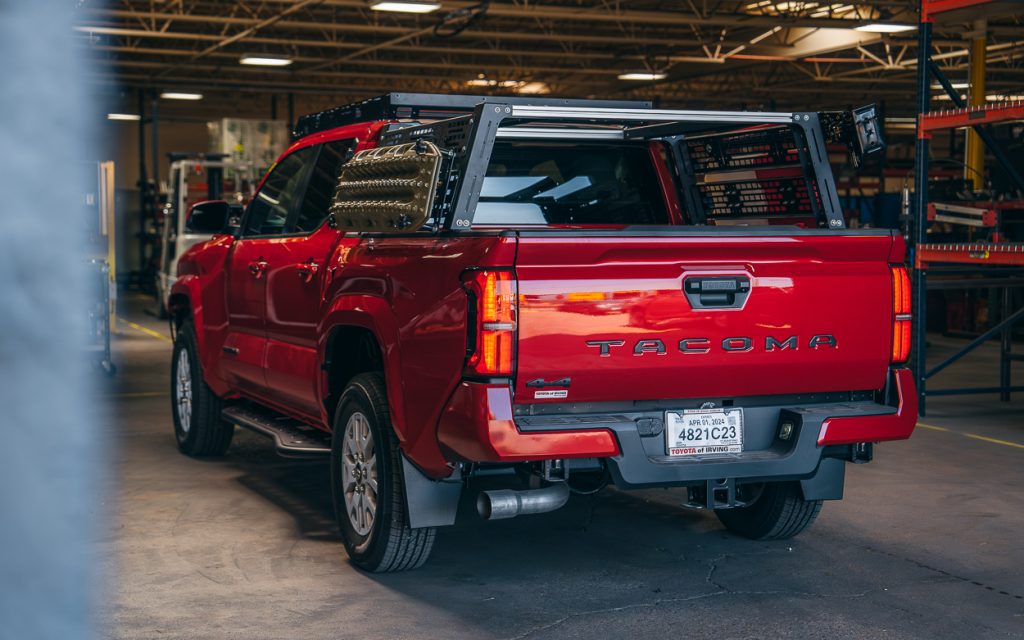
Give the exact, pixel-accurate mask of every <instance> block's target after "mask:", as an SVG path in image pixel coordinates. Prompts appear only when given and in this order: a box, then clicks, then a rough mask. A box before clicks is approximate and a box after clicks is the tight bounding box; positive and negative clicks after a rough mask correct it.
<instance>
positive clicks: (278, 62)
mask: <svg viewBox="0 0 1024 640" xmlns="http://www.w3.org/2000/svg"><path fill="white" fill-rule="evenodd" d="M238 62H239V63H240V64H247V65H251V66H254V67H287V66H288V65H290V64H291V63H292V62H293V60H292V59H291V58H285V57H284V56H271V55H265V54H254V55H245V56H242V57H241V59H239V61H238Z"/></svg>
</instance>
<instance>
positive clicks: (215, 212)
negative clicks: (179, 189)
mask: <svg viewBox="0 0 1024 640" xmlns="http://www.w3.org/2000/svg"><path fill="white" fill-rule="evenodd" d="M231 213H232V212H231V205H230V204H228V203H227V202H225V201H224V200H206V201H204V202H197V203H195V204H194V205H192V206H191V207H189V209H188V213H187V214H185V216H186V217H185V228H186V229H188V230H189V231H192V232H194V233H210V234H216V233H224V231H225V230H226V229H227V228H228V221H229V220H230V218H231Z"/></svg>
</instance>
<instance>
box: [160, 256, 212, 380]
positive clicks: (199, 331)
mask: <svg viewBox="0 0 1024 640" xmlns="http://www.w3.org/2000/svg"><path fill="white" fill-rule="evenodd" d="M179 295H180V296H184V297H185V298H187V299H188V304H189V308H190V309H191V313H192V325H193V326H194V327H195V329H196V347H198V349H199V353H201V354H203V355H205V354H206V332H205V331H203V327H204V326H205V325H204V324H203V295H202V290H201V289H200V287H199V277H198V276H195V275H186V276H180V277H179V278H178V279H177V280H175V281H174V284H173V285H171V292H170V295H168V296H167V299H168V301H170V300H173V299H174V297H175V296H179ZM167 310H168V311H170V312H171V313H172V314H173V313H174V311H175V310H176V308H175V307H174V305H170V306H168V308H167ZM203 364H204V365H206V364H207V363H203Z"/></svg>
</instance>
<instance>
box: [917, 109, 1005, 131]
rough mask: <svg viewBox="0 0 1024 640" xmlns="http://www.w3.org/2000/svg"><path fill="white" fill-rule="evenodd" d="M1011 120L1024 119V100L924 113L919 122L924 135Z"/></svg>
mask: <svg viewBox="0 0 1024 640" xmlns="http://www.w3.org/2000/svg"><path fill="white" fill-rule="evenodd" d="M1010 120H1024V102H1021V101H1015V102H1003V103H997V104H987V105H984V106H981V107H968V108H966V109H950V110H948V111H932V112H929V113H923V114H921V118H920V122H919V124H918V135H919V136H924V135H927V134H928V133H929V132H931V131H942V130H944V129H957V128H959V127H973V126H976V125H979V124H995V123H998V122H1008V121H1010Z"/></svg>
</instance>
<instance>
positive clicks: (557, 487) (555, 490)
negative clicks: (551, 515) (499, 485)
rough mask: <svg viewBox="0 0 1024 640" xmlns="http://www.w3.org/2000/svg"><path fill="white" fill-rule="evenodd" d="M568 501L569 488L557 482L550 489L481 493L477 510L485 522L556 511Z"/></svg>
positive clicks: (563, 483)
mask: <svg viewBox="0 0 1024 640" xmlns="http://www.w3.org/2000/svg"><path fill="white" fill-rule="evenodd" d="M568 500H569V486H568V485H567V484H566V483H565V482H557V483H555V484H553V485H551V486H550V487H545V488H543V489H530V490H527V491H513V490H511V489H499V490H497V491H481V492H480V495H479V496H477V499H476V510H477V512H479V513H480V516H481V517H483V518H484V519H485V520H502V519H504V518H515V517H516V516H520V515H526V514H532V513H546V512H548V511H554V510H555V509H559V508H561V507H562V506H564V505H565V503H566V502H567V501H568Z"/></svg>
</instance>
